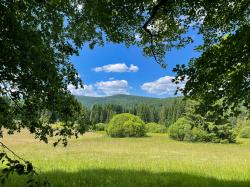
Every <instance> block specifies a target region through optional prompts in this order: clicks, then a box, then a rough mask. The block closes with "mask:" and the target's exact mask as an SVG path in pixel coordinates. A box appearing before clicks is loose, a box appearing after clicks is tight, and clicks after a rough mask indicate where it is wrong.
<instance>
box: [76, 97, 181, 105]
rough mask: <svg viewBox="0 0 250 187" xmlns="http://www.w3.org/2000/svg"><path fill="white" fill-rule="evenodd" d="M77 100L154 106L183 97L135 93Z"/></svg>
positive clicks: (92, 103)
mask: <svg viewBox="0 0 250 187" xmlns="http://www.w3.org/2000/svg"><path fill="white" fill-rule="evenodd" d="M75 97H76V98H77V100H78V101H79V102H80V103H82V104H83V105H85V106H87V107H91V106H92V105H94V104H117V105H136V104H142V103H143V104H147V105H154V106H161V105H163V104H171V103H173V102H175V101H176V100H181V99H182V98H183V97H170V98H154V97H143V96H135V95H114V96H106V97H90V96H75Z"/></svg>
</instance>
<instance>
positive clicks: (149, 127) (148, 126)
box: [145, 122, 167, 133]
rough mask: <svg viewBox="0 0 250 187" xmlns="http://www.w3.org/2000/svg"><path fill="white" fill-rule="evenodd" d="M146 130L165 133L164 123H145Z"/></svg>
mask: <svg viewBox="0 0 250 187" xmlns="http://www.w3.org/2000/svg"><path fill="white" fill-rule="evenodd" d="M145 127H146V131H147V132H150V133H166V132H167V128H166V127H165V126H164V125H161V124H158V123H154V122H152V123H147V124H146V125H145Z"/></svg>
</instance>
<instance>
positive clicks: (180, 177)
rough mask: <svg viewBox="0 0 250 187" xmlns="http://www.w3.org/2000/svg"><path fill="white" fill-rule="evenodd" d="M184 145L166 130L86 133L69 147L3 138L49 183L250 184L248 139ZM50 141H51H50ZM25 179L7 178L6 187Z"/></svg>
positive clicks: (26, 138)
mask: <svg viewBox="0 0 250 187" xmlns="http://www.w3.org/2000/svg"><path fill="white" fill-rule="evenodd" d="M239 141H240V142H241V143H239V144H212V143H206V144H204V143H186V142H177V141H174V140H171V139H169V138H168V137H167V135H166V134H149V137H145V138H110V137H108V136H106V135H105V134H104V133H86V134H85V135H84V136H82V137H80V138H79V139H74V140H70V142H69V145H68V147H66V148H63V147H62V146H58V147H56V148H54V147H53V146H52V144H44V143H41V142H38V141H36V140H33V137H32V135H28V134H26V133H21V134H18V135H15V136H8V137H6V138H5V139H4V142H5V143H6V144H7V145H8V146H9V147H11V148H12V149H13V150H15V152H16V153H17V154H19V155H20V156H22V157H24V158H26V159H28V160H30V161H32V162H33V164H34V165H35V166H36V167H38V168H40V169H41V171H42V176H47V178H48V179H49V181H50V183H51V184H52V186H67V187H68V186H250V141H249V140H247V139H244V140H243V139H241V140H239ZM51 143H52V142H51ZM22 182H23V183H24V180H23V179H21V178H19V177H13V178H11V181H10V182H9V183H8V184H6V185H8V186H21V184H22Z"/></svg>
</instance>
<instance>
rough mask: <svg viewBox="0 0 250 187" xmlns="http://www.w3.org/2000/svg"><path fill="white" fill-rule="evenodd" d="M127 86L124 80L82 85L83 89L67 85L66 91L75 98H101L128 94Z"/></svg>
mask: <svg viewBox="0 0 250 187" xmlns="http://www.w3.org/2000/svg"><path fill="white" fill-rule="evenodd" d="M129 89H130V87H129V84H128V82H127V81H126V80H110V81H101V82H97V83H96V84H94V85H92V84H90V85H84V88H78V89H76V88H75V86H73V85H72V84H70V85H68V90H69V91H70V92H71V93H72V94H73V95H77V96H81V95H84V96H92V97H103V96H111V95H117V94H127V95H128V94H129Z"/></svg>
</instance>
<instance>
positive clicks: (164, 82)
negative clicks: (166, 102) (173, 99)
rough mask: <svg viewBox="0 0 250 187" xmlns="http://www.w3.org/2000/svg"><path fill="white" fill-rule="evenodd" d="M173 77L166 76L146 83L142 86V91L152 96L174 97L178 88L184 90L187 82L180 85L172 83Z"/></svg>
mask: <svg viewBox="0 0 250 187" xmlns="http://www.w3.org/2000/svg"><path fill="white" fill-rule="evenodd" d="M173 78H174V77H172V76H165V77H161V78H159V79H157V80H156V81H153V82H146V83H144V84H143V85H141V89H142V90H143V91H145V92H147V93H150V94H156V95H166V96H174V93H175V91H176V88H177V87H180V88H183V87H184V86H185V82H182V83H180V84H178V85H176V84H175V83H173V82H172V79H173Z"/></svg>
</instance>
